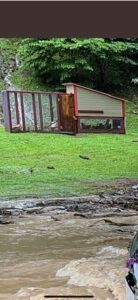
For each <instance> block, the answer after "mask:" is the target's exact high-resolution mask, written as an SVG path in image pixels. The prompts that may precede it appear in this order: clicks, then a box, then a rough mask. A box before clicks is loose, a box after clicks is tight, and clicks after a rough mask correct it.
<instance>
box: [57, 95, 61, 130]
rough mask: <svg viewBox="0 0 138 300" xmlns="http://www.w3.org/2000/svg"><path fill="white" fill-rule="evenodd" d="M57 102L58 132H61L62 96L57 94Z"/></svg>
mask: <svg viewBox="0 0 138 300" xmlns="http://www.w3.org/2000/svg"><path fill="white" fill-rule="evenodd" d="M56 102H57V118H58V130H59V131H61V110H60V107H61V97H60V94H57V97H56Z"/></svg>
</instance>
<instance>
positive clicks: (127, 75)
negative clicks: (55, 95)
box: [18, 38, 138, 91]
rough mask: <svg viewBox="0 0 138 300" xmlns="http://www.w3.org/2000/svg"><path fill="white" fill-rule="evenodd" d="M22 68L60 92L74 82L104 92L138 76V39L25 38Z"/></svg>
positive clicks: (123, 85)
mask: <svg viewBox="0 0 138 300" xmlns="http://www.w3.org/2000/svg"><path fill="white" fill-rule="evenodd" d="M18 57H19V59H20V62H21V68H22V69H23V70H28V71H29V72H31V73H33V74H34V76H37V77H39V78H41V80H42V81H45V82H46V83H47V84H49V85H51V86H54V88H57V89H59V88H60V87H61V83H63V82H67V81H72V82H76V83H79V84H85V85H87V86H90V87H93V88H97V89H100V90H103V91H108V90H109V89H110V90H113V89H115V88H119V89H120V88H122V87H125V86H126V85H131V83H132V81H133V79H134V78H137V77H138V71H137V65H138V39H103V38H87V39H86V38H85V39H82V38H72V39H71V38H51V39H49V38H48V39H30V38H28V39H23V40H22V43H21V45H20V47H19V51H18Z"/></svg>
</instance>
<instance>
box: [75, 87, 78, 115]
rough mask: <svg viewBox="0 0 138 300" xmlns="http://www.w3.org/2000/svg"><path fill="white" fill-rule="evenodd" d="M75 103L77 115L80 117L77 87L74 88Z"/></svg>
mask: <svg viewBox="0 0 138 300" xmlns="http://www.w3.org/2000/svg"><path fill="white" fill-rule="evenodd" d="M74 103H75V115H76V116H77V115H78V95H77V87H76V86H74Z"/></svg>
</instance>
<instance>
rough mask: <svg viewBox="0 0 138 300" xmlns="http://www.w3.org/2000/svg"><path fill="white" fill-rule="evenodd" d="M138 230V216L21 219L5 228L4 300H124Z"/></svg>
mask: <svg viewBox="0 0 138 300" xmlns="http://www.w3.org/2000/svg"><path fill="white" fill-rule="evenodd" d="M108 221H109V222H108ZM110 221H112V222H114V223H111V222H110ZM115 223H116V224H115ZM119 223H122V226H118V225H117V224H119ZM124 224H126V226H124ZM137 229H138V225H137V216H131V217H112V218H106V219H105V218H94V219H86V218H82V217H79V216H76V217H74V214H73V213H72V212H68V213H66V212H65V211H60V212H58V213H57V212H56V214H55V215H54V216H53V215H52V216H50V215H48V214H47V215H31V216H30V215H25V216H20V217H19V216H18V217H17V218H15V220H14V223H13V224H7V225H1V226H0V270H1V272H0V299H3V300H4V299H7V300H10V299H11V300H12V299H13V300H16V299H24V300H40V299H44V295H50V294H51V295H53V294H57V295H67V294H74V295H87V294H88V295H93V296H94V298H93V299H97V300H98V299H99V300H113V299H114V300H115V299H118V300H124V299H125V294H124V275H125V274H126V272H127V269H126V268H125V263H126V259H127V255H128V252H127V247H128V244H129V242H130V239H131V238H132V236H133V234H134V232H135V231H136V230H137Z"/></svg>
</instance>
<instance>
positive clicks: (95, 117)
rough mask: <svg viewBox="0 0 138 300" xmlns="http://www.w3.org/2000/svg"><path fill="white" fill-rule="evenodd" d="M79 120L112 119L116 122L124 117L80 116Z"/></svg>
mask: <svg viewBox="0 0 138 300" xmlns="http://www.w3.org/2000/svg"><path fill="white" fill-rule="evenodd" d="M78 119H100V120H102V119H111V120H115V119H119V120H122V119H123V118H122V117H112V116H78Z"/></svg>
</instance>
